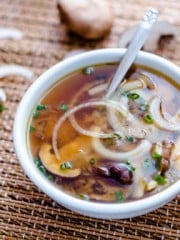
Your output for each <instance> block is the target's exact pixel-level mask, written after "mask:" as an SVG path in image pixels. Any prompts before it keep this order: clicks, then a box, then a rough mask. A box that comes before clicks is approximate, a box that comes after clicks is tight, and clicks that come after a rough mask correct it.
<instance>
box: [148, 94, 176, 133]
mask: <svg viewBox="0 0 180 240" xmlns="http://www.w3.org/2000/svg"><path fill="white" fill-rule="evenodd" d="M149 112H150V114H151V116H152V118H153V120H154V122H155V124H156V125H157V126H158V127H160V128H162V129H165V130H168V131H180V124H178V123H174V122H170V121H168V120H166V119H164V118H163V116H162V114H161V100H160V98H159V97H154V98H153V99H152V100H151V103H150V107H149Z"/></svg>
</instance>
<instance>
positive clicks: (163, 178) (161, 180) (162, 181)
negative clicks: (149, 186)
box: [154, 174, 167, 185]
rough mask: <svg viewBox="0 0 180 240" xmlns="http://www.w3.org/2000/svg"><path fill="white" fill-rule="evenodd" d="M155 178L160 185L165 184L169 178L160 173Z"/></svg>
mask: <svg viewBox="0 0 180 240" xmlns="http://www.w3.org/2000/svg"><path fill="white" fill-rule="evenodd" d="M154 180H155V181H156V182H157V183H158V184H159V185H164V184H166V183H167V180H166V178H165V177H163V176H162V175H160V174H157V175H156V176H155V178H154Z"/></svg>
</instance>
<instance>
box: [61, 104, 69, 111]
mask: <svg viewBox="0 0 180 240" xmlns="http://www.w3.org/2000/svg"><path fill="white" fill-rule="evenodd" d="M59 109H60V110H61V111H63V112H66V111H67V110H68V105H67V104H65V103H62V104H61V105H60V106H59Z"/></svg>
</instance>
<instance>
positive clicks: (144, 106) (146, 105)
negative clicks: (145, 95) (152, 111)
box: [139, 103, 149, 112]
mask: <svg viewBox="0 0 180 240" xmlns="http://www.w3.org/2000/svg"><path fill="white" fill-rule="evenodd" d="M148 109H149V105H148V104H145V103H141V104H140V106H139V110H141V111H142V112H147V111H148Z"/></svg>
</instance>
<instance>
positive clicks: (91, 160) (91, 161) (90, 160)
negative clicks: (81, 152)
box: [89, 157, 96, 165]
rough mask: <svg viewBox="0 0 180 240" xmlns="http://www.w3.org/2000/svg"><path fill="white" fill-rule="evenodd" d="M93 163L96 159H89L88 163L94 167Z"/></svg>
mask: <svg viewBox="0 0 180 240" xmlns="http://www.w3.org/2000/svg"><path fill="white" fill-rule="evenodd" d="M95 162H96V159H95V158H93V157H92V158H90V159H89V163H90V164H91V165H94V164H95Z"/></svg>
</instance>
